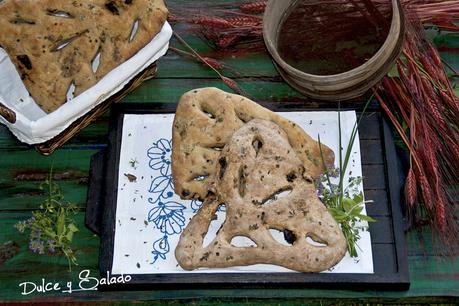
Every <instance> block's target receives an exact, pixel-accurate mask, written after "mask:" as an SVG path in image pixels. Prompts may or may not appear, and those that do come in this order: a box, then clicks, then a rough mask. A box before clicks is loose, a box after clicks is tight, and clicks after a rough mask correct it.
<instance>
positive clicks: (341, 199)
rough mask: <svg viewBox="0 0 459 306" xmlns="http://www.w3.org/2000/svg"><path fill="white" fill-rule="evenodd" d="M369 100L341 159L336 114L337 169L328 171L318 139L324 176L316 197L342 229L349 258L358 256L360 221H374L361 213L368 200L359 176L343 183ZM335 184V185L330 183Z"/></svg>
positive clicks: (340, 133) (340, 134) (339, 114)
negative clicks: (364, 195) (361, 188)
mask: <svg viewBox="0 0 459 306" xmlns="http://www.w3.org/2000/svg"><path fill="white" fill-rule="evenodd" d="M370 101H371V98H370V99H369V100H368V102H367V103H366V105H365V107H364V109H363V112H362V114H361V116H360V118H359V119H358V120H357V122H356V123H355V125H354V127H353V129H352V132H351V137H350V139H349V143H348V146H347V150H346V153H345V155H344V158H343V152H342V151H343V148H342V130H341V128H342V127H341V112H340V111H338V126H339V135H338V137H339V139H338V142H339V154H338V158H339V167H338V168H331V169H330V168H327V167H326V165H325V159H324V156H323V151H322V143H321V141H320V135H319V137H318V140H319V148H320V155H321V159H322V164H323V166H324V173H323V175H322V176H321V177H320V179H319V182H318V193H319V197H320V199H321V200H322V202H323V203H324V204H325V206H326V207H327V208H328V211H329V212H330V214H331V215H332V216H333V218H334V219H335V220H336V222H338V223H339V224H340V226H341V230H342V232H343V235H344V237H345V238H346V242H347V248H348V251H349V254H350V255H351V257H357V256H358V254H357V248H358V244H357V242H358V241H359V240H360V238H361V237H360V232H361V231H362V230H365V229H366V228H365V227H364V226H362V225H361V221H367V222H375V221H376V220H374V219H373V218H371V217H369V216H366V215H364V214H362V211H363V209H364V204H365V203H369V202H371V201H364V199H363V192H362V191H360V190H359V186H360V184H361V183H362V180H363V178H362V177H360V176H359V177H350V178H349V181H348V182H347V184H346V186H345V184H344V177H345V174H346V170H347V167H348V165H349V160H350V157H351V153H352V147H353V146H354V141H355V138H356V136H357V132H358V128H359V126H360V122H361V120H362V117H363V114H364V113H365V111H366V109H367V107H368V105H369V103H370ZM336 181H338V183H337V184H334V183H333V182H336Z"/></svg>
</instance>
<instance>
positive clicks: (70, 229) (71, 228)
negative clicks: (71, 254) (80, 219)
mask: <svg viewBox="0 0 459 306" xmlns="http://www.w3.org/2000/svg"><path fill="white" fill-rule="evenodd" d="M67 229H68V230H69V231H71V232H73V233H75V232H78V228H77V227H76V226H75V224H73V223H70V224H69V225H68V226H67Z"/></svg>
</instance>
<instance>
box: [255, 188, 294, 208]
mask: <svg viewBox="0 0 459 306" xmlns="http://www.w3.org/2000/svg"><path fill="white" fill-rule="evenodd" d="M291 192H292V188H291V187H285V188H281V189H279V190H277V191H276V192H274V193H273V194H272V195H270V196H269V197H267V198H266V199H264V200H263V201H262V202H261V203H260V205H269V204H272V203H274V202H276V201H278V200H280V199H282V198H285V197H287V196H288V195H289V194H290V193H291Z"/></svg>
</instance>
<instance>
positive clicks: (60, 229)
mask: <svg viewBox="0 0 459 306" xmlns="http://www.w3.org/2000/svg"><path fill="white" fill-rule="evenodd" d="M64 227H65V214H64V211H63V209H61V210H60V211H59V215H58V217H57V222H56V229H57V235H58V236H62V235H63V234H64Z"/></svg>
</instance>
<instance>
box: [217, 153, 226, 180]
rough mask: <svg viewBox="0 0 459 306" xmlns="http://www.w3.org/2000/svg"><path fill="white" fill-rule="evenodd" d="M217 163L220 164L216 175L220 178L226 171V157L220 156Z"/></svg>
mask: <svg viewBox="0 0 459 306" xmlns="http://www.w3.org/2000/svg"><path fill="white" fill-rule="evenodd" d="M218 164H219V165H220V170H219V172H218V177H219V178H220V179H223V176H224V175H225V171H226V166H227V163H226V158H225V157H220V159H219V160H218Z"/></svg>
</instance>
